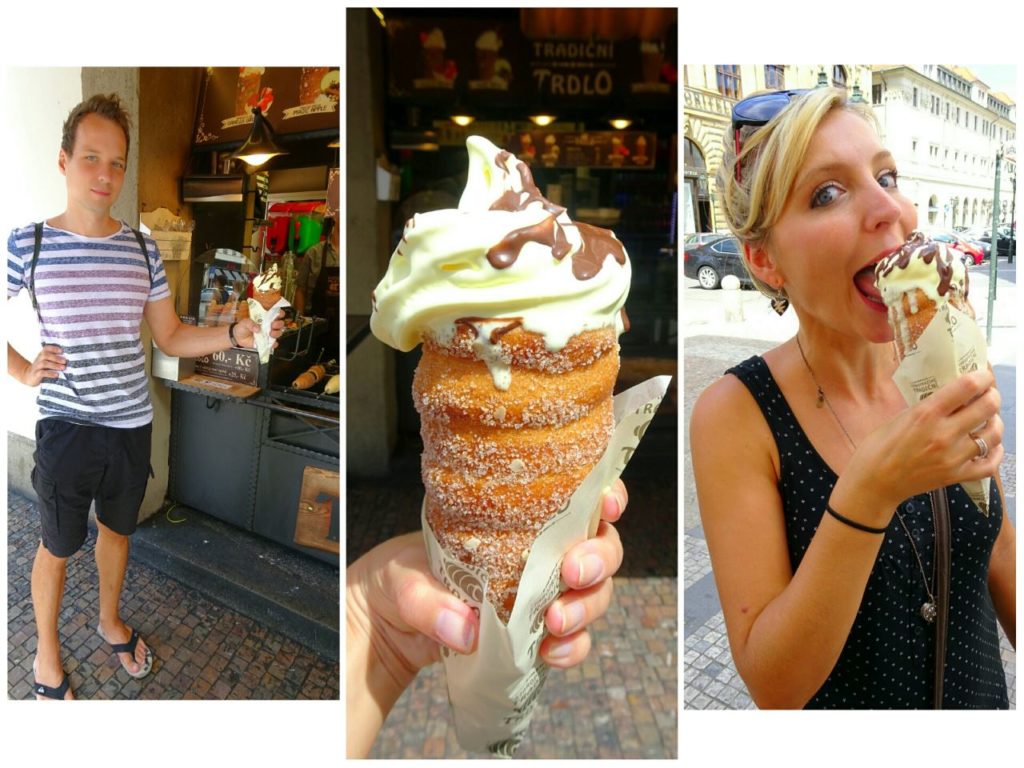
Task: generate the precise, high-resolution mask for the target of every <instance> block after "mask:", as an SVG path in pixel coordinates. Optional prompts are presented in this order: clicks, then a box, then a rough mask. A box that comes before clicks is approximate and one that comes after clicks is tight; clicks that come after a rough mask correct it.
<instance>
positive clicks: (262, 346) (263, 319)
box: [247, 299, 291, 365]
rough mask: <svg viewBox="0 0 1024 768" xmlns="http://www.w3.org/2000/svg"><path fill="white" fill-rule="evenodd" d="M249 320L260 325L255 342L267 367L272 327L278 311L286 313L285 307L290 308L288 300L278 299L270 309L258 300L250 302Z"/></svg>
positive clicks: (271, 342) (254, 335) (271, 341)
mask: <svg viewBox="0 0 1024 768" xmlns="http://www.w3.org/2000/svg"><path fill="white" fill-rule="evenodd" d="M247 303H248V306H249V319H250V320H252V321H253V322H255V323H258V324H259V326H260V329H259V330H258V331H257V332H256V333H255V334H253V341H254V342H255V343H256V351H257V352H259V354H260V362H261V363H263V364H264V365H266V364H267V363H268V362H270V350H271V348H272V346H273V343H274V342H273V340H272V339H271V337H270V326H271V324H272V323H273V322H274V320H275V319H277V315H278V311H279V310H280V312H284V308H285V307H290V306H291V304H289V303H288V300H287V299H278V300H277V302H276V303H274V304H273V305H271V306H270V307H266V308H265V307H264V306H263V305H262V304H260V303H259V302H258V301H256V299H249V300H248V302H247Z"/></svg>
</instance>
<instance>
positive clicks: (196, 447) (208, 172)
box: [143, 67, 341, 565]
mask: <svg viewBox="0 0 1024 768" xmlns="http://www.w3.org/2000/svg"><path fill="white" fill-rule="evenodd" d="M199 77H200V81H199V85H198V94H197V99H196V111H195V121H194V125H193V133H192V137H191V146H190V155H189V158H188V163H187V168H186V170H185V172H184V173H183V174H182V176H181V177H180V180H179V184H180V187H179V188H180V199H181V204H182V213H181V215H177V216H176V215H175V214H174V213H173V212H170V211H160V212H159V214H160V215H162V216H163V217H164V218H163V219H162V220H158V219H154V226H155V227H156V229H154V236H155V237H157V238H158V242H160V241H161V238H163V239H164V240H165V241H166V242H168V243H169V244H171V245H177V246H178V247H177V250H172V249H171V248H162V249H161V252H162V253H164V254H168V253H173V255H172V258H180V259H181V260H182V264H181V267H180V271H179V274H178V275H177V281H178V285H177V289H178V290H177V291H176V301H177V307H178V308H179V312H180V313H181V317H182V319H183V320H184V321H185V322H188V323H192V324H196V325H200V326H209V325H230V324H231V323H232V322H235V321H236V320H238V319H240V318H242V317H247V316H249V317H252V319H254V320H257V322H259V320H260V317H262V315H263V314H264V313H266V314H268V315H269V314H271V313H273V312H274V310H275V309H276V308H281V311H282V312H283V313H284V316H285V318H286V327H285V332H284V334H283V336H282V337H281V338H280V340H279V343H278V346H277V348H276V349H274V350H272V351H267V350H248V349H245V350H243V349H232V350H228V351H226V352H218V353H215V354H213V355H209V356H206V357H202V358H198V359H196V360H178V359H174V358H168V357H166V356H165V355H163V354H162V353H161V352H160V351H159V350H158V349H156V348H154V350H153V360H154V363H153V373H154V377H155V378H156V379H157V380H158V381H159V382H160V383H161V384H162V386H164V387H167V388H168V389H169V390H170V391H171V393H172V395H171V428H170V446H169V464H170V476H169V482H168V491H167V496H168V498H169V499H170V500H171V501H172V502H174V503H177V504H181V505H185V506H187V507H191V508H194V509H196V510H199V511H200V512H203V513H205V514H206V515H209V516H211V517H213V518H216V519H218V520H221V521H224V522H227V523H229V524H231V525H233V526H236V527H238V528H241V529H243V530H246V531H251V532H253V533H256V534H258V535H260V536H263V537H266V538H268V539H270V540H272V541H275V542H277V543H278V544H281V545H283V546H285V547H289V548H292V549H296V550H298V551H301V552H303V553H304V554H305V555H308V556H309V557H312V558H315V559H318V560H322V561H325V562H327V563H331V564H333V565H337V564H338V541H339V536H338V525H339V520H340V516H341V511H340V505H339V498H338V493H339V492H338V462H339V455H340V450H339V445H340V436H339V434H340V433H339V430H340V418H339V413H340V407H339V398H338V389H339V386H338V381H339V378H338V375H337V374H338V370H339V366H338V354H339V343H338V342H339V338H340V325H339V322H338V319H339V317H340V297H339V294H338V284H339V280H338V267H337V264H338V260H337V246H336V244H335V245H332V244H331V235H330V229H331V227H332V225H333V223H334V219H335V218H336V216H337V210H338V172H337V166H338V149H337V142H338V122H339V115H338V103H339V102H338V69H337V68H331V67H295V68H272V67H267V68H264V67H212V68H207V69H204V70H202V72H201V74H200V76H199ZM261 124H262V125H261ZM261 131H262V132H263V133H262V134H260V132H261ZM267 131H269V133H267ZM258 134H259V135H258ZM268 137H269V141H270V142H271V145H272V149H273V150H275V151H280V152H281V154H278V155H276V156H272V157H269V158H260V157H257V158H254V160H255V161H256V162H252V161H251V160H250V161H247V160H245V159H243V158H242V157H241V156H242V155H243V154H244V152H245V151H246V149H247V148H248V147H250V145H251V144H252V142H253V141H254V140H256V139H259V140H261V141H265V140H267V138H268ZM242 142H245V143H244V144H243V143H242ZM240 144H241V146H240ZM260 161H262V162H260ZM150 215H151V216H152V215H153V214H150ZM146 218H147V215H146V214H143V221H144V222H145V221H146ZM179 232H184V233H187V236H183V235H180V234H178V233H179ZM334 239H335V242H336V238H334ZM178 240H185V242H184V243H180V242H176V241H178ZM332 254H333V257H332ZM164 258H167V255H165V256H164ZM268 276H270V277H272V280H268ZM263 281H267V282H268V283H269V282H272V285H273V294H272V296H273V300H274V303H273V305H268V304H267V303H266V302H264V306H263V307H260V306H259V304H258V303H257V302H256V299H260V301H262V298H261V297H263V296H264V295H265V294H264V293H263V292H261V291H260V288H261V286H262V284H263ZM254 312H255V313H257V314H253V313H254Z"/></svg>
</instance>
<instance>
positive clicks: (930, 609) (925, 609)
mask: <svg viewBox="0 0 1024 768" xmlns="http://www.w3.org/2000/svg"><path fill="white" fill-rule="evenodd" d="M796 347H797V349H799V350H800V357H801V358H803V361H804V366H805V367H806V368H807V373H809V374H810V376H811V381H812V382H814V387H815V388H816V389H817V390H818V402H817V404H816V406H817V407H818V408H821V406H822V405H824V406H826V407H827V408H828V410H829V413H831V414H832V418H833V419H834V420H835V422H836V424H837V425H838V426H839V429H841V430H842V432H843V434H844V435H845V436H846V439H847V441H848V442H849V443H850V446H851V447H852V448H853V449H854V450H857V443H855V442H854V441H853V438H852V437H850V433H849V432H847V431H846V427H844V426H843V422H842V420H840V418H839V414H838V413H836V409H835V408H833V407H832V403H830V402H829V401H828V398H827V397H825V390H823V389H822V388H821V384H819V383H818V377H817V376H815V375H814V369H813V368H811V364H810V363H809V362H807V355H806V353H805V352H804V345H803V344H801V343H800V334H797V335H796ZM896 519H897V520H899V521H900V527H901V528H903V533H904V534H906V536H907V541H909V542H910V548H911V550H912V551H913V552H914V559H915V560H917V570H918V571H919V572H920V573H921V581H922V583H923V584H924V591H925V592H926V593H927V594H928V600H927V601H926V602H925V603H924V604H923V605H922V606H921V608H920V613H921V618H923V619H924V620H925V621H926V622H928V623H929V624H931V623H932V622H934V621H935V617H936V616H937V615H938V612H939V611H938V608H937V607H936V604H935V602H936V601H935V594H934V593H933V592H932V586H931V584H930V583H929V582H928V577H927V576H925V573H924V564H923V563H922V562H921V555H920V553H919V552H918V551H917V544H915V543H914V537H913V536H911V535H910V529H909V528H908V527H907V524H906V522H905V521H904V520H903V515H902V514H900V508H899V507H896ZM932 578H933V579H934V578H935V574H934V573H932Z"/></svg>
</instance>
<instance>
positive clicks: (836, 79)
mask: <svg viewBox="0 0 1024 768" xmlns="http://www.w3.org/2000/svg"><path fill="white" fill-rule="evenodd" d="M832 85H834V86H835V87H836V88H845V87H846V67H844V66H843V65H842V64H833V65H832Z"/></svg>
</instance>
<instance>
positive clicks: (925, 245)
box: [879, 231, 953, 296]
mask: <svg viewBox="0 0 1024 768" xmlns="http://www.w3.org/2000/svg"><path fill="white" fill-rule="evenodd" d="M944 250H945V249H944V248H943V246H942V245H940V244H939V243H936V242H935V241H934V240H929V239H928V238H927V237H926V236H925V235H924V233H923V232H917V231H915V232H913V233H911V235H910V238H909V239H908V240H907V242H905V243H904V244H903V247H902V248H900V249H899V251H897V252H896V253H895V254H894V256H895V258H890V259H889V260H888V262H887V263H886V265H885V267H884V268H883V269H882V271H881V273H880V274H879V276H880V277H888V276H889V273H891V272H892V271H893V270H894V269H895V268H896V267H899V268H900V269H906V268H907V267H908V266H910V259H911V257H912V256H913V255H914V254H915V253H918V254H920V258H921V260H922V261H923V262H924V263H925V264H931V263H932V262H933V261H934V262H935V269H936V271H937V272H938V273H939V287H938V293H939V296H945V295H946V294H947V293H948V292H949V287H950V285H952V282H953V263H952V261H951V260H949V259H941V258H939V257H940V256H941V255H942V253H943V252H944Z"/></svg>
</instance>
